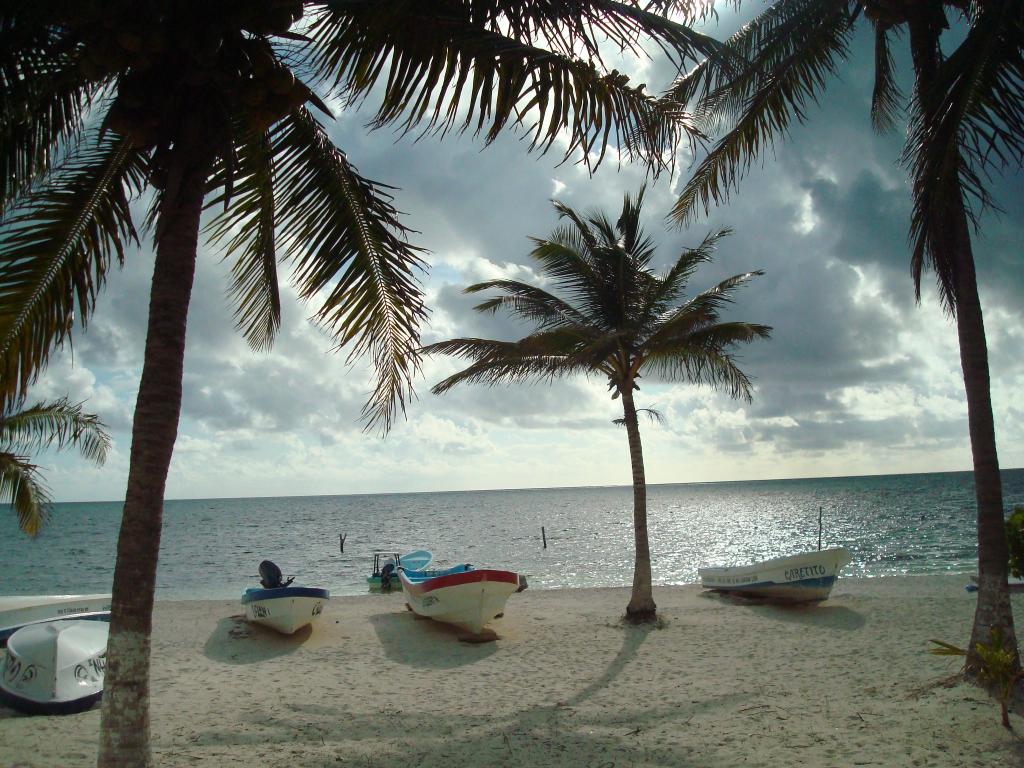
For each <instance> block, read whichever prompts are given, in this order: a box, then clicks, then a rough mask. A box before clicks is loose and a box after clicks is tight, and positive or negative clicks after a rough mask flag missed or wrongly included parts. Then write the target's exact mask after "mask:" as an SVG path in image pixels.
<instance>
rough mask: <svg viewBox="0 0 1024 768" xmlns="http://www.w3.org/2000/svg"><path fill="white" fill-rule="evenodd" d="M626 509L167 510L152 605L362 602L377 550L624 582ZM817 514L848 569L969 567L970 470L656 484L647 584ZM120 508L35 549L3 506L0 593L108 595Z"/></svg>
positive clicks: (1010, 498) (304, 506) (558, 497)
mask: <svg viewBox="0 0 1024 768" xmlns="http://www.w3.org/2000/svg"><path fill="white" fill-rule="evenodd" d="M1003 493H1004V499H1005V503H1006V507H1007V510H1009V509H1011V508H1012V507H1013V506H1014V505H1018V504H1022V505H1024V469H1016V470H1008V471H1005V472H1004V473H1003ZM632 501H633V497H632V489H631V488H630V487H599V488H555V489H536V490H507V491H465V492H451V493H414V494H376V495H357V496H300V497H283V498H256V499H197V500H182V501H168V502H166V504H165V509H164V529H163V538H162V544H161V553H160V563H159V568H158V574H157V598H158V599H165V600H182V599H220V598H234V597H236V596H237V595H239V594H240V593H241V591H242V590H243V589H244V588H245V587H246V586H252V585H255V583H256V582H257V580H258V577H257V576H256V572H257V567H258V565H259V563H260V561H261V560H263V559H270V560H273V561H275V562H276V563H277V564H278V565H279V566H280V567H281V569H282V571H284V573H285V574H294V575H295V576H296V584H306V585H315V586H324V587H327V588H329V589H330V590H331V592H332V594H341V595H357V594H365V593H366V592H367V589H366V582H365V577H366V576H367V575H368V574H369V573H370V570H371V566H372V552H373V550H375V549H389V550H395V551H398V552H404V551H408V550H411V549H419V548H423V549H429V550H431V551H433V552H434V557H435V565H439V566H443V565H446V564H454V563H463V562H467V563H473V564H474V565H478V566H496V567H504V568H508V569H511V570H516V571H519V572H520V573H525V574H528V575H529V582H530V586H531V588H555V587H578V586H628V585H629V584H631V583H632V568H633V527H632V525H633V524H632ZM819 507H820V508H821V510H822V517H823V543H824V546H838V545H842V546H845V547H848V548H849V549H850V550H851V551H852V552H853V555H854V560H853V563H852V565H851V566H849V568H848V569H847V570H845V571H844V573H845V574H849V575H857V576H883V575H893V574H909V573H914V574H928V573H964V572H969V571H972V570H974V569H975V568H976V564H977V551H976V544H975V541H976V534H975V506H974V491H973V479H972V475H971V473H968V472H952V473H939V474H917V475H884V476H870V477H838V478H816V479H805V480H773V481H751V482H730V483H697V484H675V485H652V486H650V487H649V488H648V518H649V531H650V540H651V554H652V561H653V570H654V580H655V583H656V584H686V583H692V582H694V581H696V580H697V567H698V566H699V565H703V564H726V565H729V564H740V563H744V562H748V561H752V560H761V559H765V558H768V557H774V556H779V555H785V554H793V553H796V552H799V551H803V550H807V549H812V548H814V547H816V546H817V540H818V510H819ZM120 513H121V504H120V503H119V502H88V503H67V504H56V505H55V506H54V511H53V516H52V518H51V521H50V524H49V526H48V527H47V528H46V529H44V531H43V533H42V534H41V535H40V536H39V537H38V538H36V539H34V540H32V539H29V538H27V537H26V536H24V535H23V534H21V533H20V532H19V531H18V529H17V525H16V521H15V516H14V514H13V513H11V512H9V511H7V510H5V514H0V594H5V595H10V594H45V593H62V592H67V593H78V592H106V591H109V590H110V585H111V581H112V579H113V569H114V555H115V548H116V540H117V532H118V525H119V520H120ZM541 526H544V528H545V530H546V533H547V548H546V549H545V548H543V545H542V539H541ZM341 534H345V535H346V540H345V550H344V552H341V551H340V547H339V536H340V535H341Z"/></svg>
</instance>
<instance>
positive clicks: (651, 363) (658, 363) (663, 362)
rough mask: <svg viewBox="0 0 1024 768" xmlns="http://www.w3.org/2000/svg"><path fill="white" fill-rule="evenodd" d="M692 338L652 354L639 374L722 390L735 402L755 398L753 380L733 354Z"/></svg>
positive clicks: (665, 346)
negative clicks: (701, 344)
mask: <svg viewBox="0 0 1024 768" xmlns="http://www.w3.org/2000/svg"><path fill="white" fill-rule="evenodd" d="M695 342H696V339H693V338H690V339H687V340H685V341H680V342H679V343H678V344H675V345H663V346H662V347H660V348H659V349H658V350H656V351H654V352H652V353H651V354H649V355H648V356H647V357H646V358H645V359H644V362H643V364H642V365H641V366H640V371H641V372H642V373H643V374H644V375H645V376H646V375H653V376H656V377H658V378H660V379H662V380H664V381H686V382H689V383H691V384H696V385H698V386H700V385H703V386H708V387H711V388H712V389H717V390H723V391H725V392H726V393H727V394H728V395H729V397H732V398H734V399H740V398H742V399H743V400H746V401H747V402H750V401H751V399H752V392H751V387H752V384H751V381H750V378H749V377H748V376H747V375H746V374H745V373H744V372H743V371H742V370H740V368H739V366H737V365H736V363H735V362H734V361H733V359H732V357H731V355H729V354H728V353H726V352H723V351H722V350H721V349H719V348H717V347H715V346H714V345H707V346H700V345H698V344H697V343H695Z"/></svg>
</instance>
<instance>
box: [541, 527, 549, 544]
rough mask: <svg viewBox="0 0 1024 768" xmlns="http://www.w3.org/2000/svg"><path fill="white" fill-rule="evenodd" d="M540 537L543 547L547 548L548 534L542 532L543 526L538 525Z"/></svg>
mask: <svg viewBox="0 0 1024 768" xmlns="http://www.w3.org/2000/svg"><path fill="white" fill-rule="evenodd" d="M540 537H541V538H542V539H543V540H544V549H547V548H548V536H547V534H546V533H544V526H543V525H542V526H541V527H540Z"/></svg>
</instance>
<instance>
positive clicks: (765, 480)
mask: <svg viewBox="0 0 1024 768" xmlns="http://www.w3.org/2000/svg"><path fill="white" fill-rule="evenodd" d="M999 471H1000V473H1004V472H1020V471H1024V467H1002V468H1000V470H999ZM973 474H974V470H971V469H951V470H938V471H934V472H898V473H895V474H891V473H889V474H887V473H877V474H868V475H820V476H819V475H806V476H801V477H764V478H754V479H747V480H691V481H688V482H676V483H648V484H647V487H648V488H675V487H679V486H687V485H692V486H708V485H735V484H740V483H799V482H806V481H814V480H819V481H826V480H859V479H871V478H880V477H928V476H931V475H973ZM605 488H619V489H624V490H629V489H631V488H632V486H631V485H629V484H612V485H555V486H537V487H526V488H463V489H456V490H429V491H428V490H421V491H378V492H360V493H322V494H311V495H302V494H296V495H288V496H181V497H178V498H173V499H164V501H165V502H175V501H213V502H217V501H238V500H240V499H253V500H254V501H266V500H272V499H334V498H364V497H367V496H432V495H437V494H446V493H452V494H466V493H507V492H512V491H515V492H531V491H537V492H543V491H580V490H588V489H605ZM54 503H55V504H122V503H124V500H123V499H95V500H91V501H56V502H54Z"/></svg>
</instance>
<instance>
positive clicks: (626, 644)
mask: <svg viewBox="0 0 1024 768" xmlns="http://www.w3.org/2000/svg"><path fill="white" fill-rule="evenodd" d="M657 629H658V627H657V625H655V624H637V625H631V624H624V625H623V633H624V634H623V637H622V647H621V648H619V652H618V653H617V654H615V658H614V659H612V662H611V664H609V665H608V668H607V669H605V671H604V672H603V673H602V675H601V676H600V677H598V678H597V679H596V680H594V681H593V682H591V683H590V684H589V685H588V686H587V687H586V688H584V689H583V690H581V691H580V692H579V693H577V694H574V695H573V696H571V697H569V699H567V700H566V701H564V702H559V704H558V705H556V706H571V705H573V704H580V703H582V702H584V701H586V700H587V699H589V698H590V697H591V696H593V695H594V694H595V693H597V692H598V691H600V690H601V689H602V688H606V687H608V685H609V684H611V682H612V681H614V680H615V678H617V677H618V676H619V675H620V674H621V672H622V670H623V669H625V668H626V665H627V664H629V662H631V661H632V660H633V659H634V658H635V657H636V654H637V651H638V650H639V649H640V646H641V645H643V643H644V640H646V639H647V636H648V635H649V634H650V633H651V632H655V631H657Z"/></svg>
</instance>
